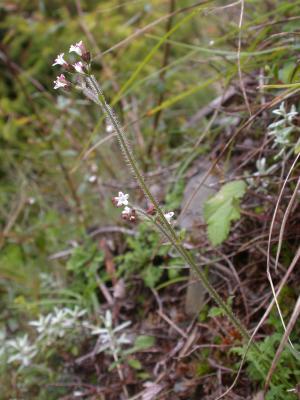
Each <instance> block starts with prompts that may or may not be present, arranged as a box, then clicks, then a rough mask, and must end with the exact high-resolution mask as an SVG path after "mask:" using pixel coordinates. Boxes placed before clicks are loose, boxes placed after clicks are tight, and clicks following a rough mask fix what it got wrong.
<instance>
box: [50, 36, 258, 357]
mask: <svg viewBox="0 0 300 400" xmlns="http://www.w3.org/2000/svg"><path fill="white" fill-rule="evenodd" d="M70 52H74V53H76V54H77V55H78V56H79V57H80V60H79V62H80V67H79V66H78V63H79V62H78V63H76V64H74V65H73V72H71V73H72V74H74V75H75V77H74V80H75V84H74V86H75V87H76V88H79V89H80V90H81V91H82V92H83V94H84V95H85V96H86V97H88V98H89V99H91V100H92V101H94V102H95V103H96V104H98V105H99V107H100V108H101V109H102V112H103V113H104V115H105V116H106V126H109V127H110V130H111V131H113V132H115V134H116V136H117V138H118V140H119V144H120V147H121V150H122V153H123V155H124V157H125V159H126V161H127V163H128V164H129V165H130V167H131V169H132V173H133V175H134V177H135V179H136V181H137V183H138V184H139V186H140V187H141V189H142V190H143V192H144V194H145V196H146V197H147V198H148V200H149V203H150V204H151V206H150V207H149V209H148V210H146V211H144V210H143V209H141V208H139V207H135V206H133V205H132V204H130V203H129V201H128V198H129V196H128V195H127V194H124V193H123V192H119V194H118V196H116V197H115V198H114V199H113V202H114V204H115V205H116V206H117V207H122V206H125V208H124V209H123V211H122V213H121V215H122V217H123V218H124V219H126V220H127V221H129V222H135V221H136V219H137V215H139V216H141V217H142V218H144V219H147V220H149V221H150V222H152V223H153V225H154V226H155V227H156V228H157V229H158V230H159V231H160V232H161V233H162V234H163V235H164V236H165V238H166V239H167V240H168V241H169V242H170V243H171V244H172V245H173V246H174V247H175V249H176V250H177V252H178V253H179V255H180V256H181V257H182V258H183V260H184V261H185V262H186V263H187V264H188V265H189V266H190V268H192V269H193V270H194V272H195V274H196V275H197V276H198V278H199V279H200V281H201V282H202V284H203V286H204V287H205V288H206V290H207V292H208V293H209V295H210V296H211V298H212V299H213V300H214V301H215V302H216V303H217V305H218V306H219V307H220V308H221V309H222V311H223V313H224V315H226V316H227V317H228V319H229V320H230V321H231V323H232V324H233V325H234V326H235V328H236V329H238V331H239V332H240V333H241V335H242V336H243V337H244V338H245V339H246V340H247V341H249V343H250V336H249V333H248V332H247V330H246V328H245V327H244V325H243V324H242V323H241V322H240V320H239V319H238V318H237V317H236V316H235V315H234V313H233V311H232V310H231V307H230V306H229V304H228V303H227V302H226V301H224V300H223V299H222V298H221V297H220V295H219V294H218V293H217V291H216V290H215V289H214V287H213V286H212V285H211V283H210V281H209V279H208V278H207V276H206V274H205V272H204V271H203V270H202V269H200V268H199V267H198V266H197V264H196V262H195V259H194V257H193V255H192V254H191V253H190V252H189V251H188V250H187V249H186V248H185V247H184V246H183V244H182V243H181V239H180V238H179V236H178V235H177V233H176V230H175V228H174V225H173V224H172V223H171V222H172V218H173V217H174V212H173V211H170V212H164V211H163V209H162V207H161V206H160V205H159V203H158V202H157V200H156V199H155V197H154V196H153V195H152V193H151V191H150V189H149V187H148V185H147V184H146V182H145V180H144V177H143V175H142V172H141V171H140V169H139V167H138V164H137V162H136V160H135V157H134V154H133V152H132V150H131V147H130V145H129V142H128V140H127V137H126V134H125V132H124V130H123V128H122V126H121V124H120V122H119V120H118V118H117V116H116V114H115V113H114V111H113V110H112V108H111V107H110V105H109V104H108V103H107V102H106V99H105V96H104V93H103V91H102V89H101V86H100V85H99V83H98V81H97V80H96V78H95V76H94V75H93V74H92V73H91V65H90V53H89V51H87V49H86V47H85V45H84V44H83V42H82V41H80V42H78V43H76V44H75V45H71V47H70ZM58 79H59V82H60V81H61V82H62V83H65V81H64V79H62V78H61V76H60V77H58ZM72 85H73V84H72V83H71V82H68V86H72ZM56 86H57V84H56V85H55V88H57V87H56ZM61 87H63V88H64V87H65V86H64V85H62V86H61ZM255 348H256V350H257V351H258V348H257V347H256V346H255Z"/></svg>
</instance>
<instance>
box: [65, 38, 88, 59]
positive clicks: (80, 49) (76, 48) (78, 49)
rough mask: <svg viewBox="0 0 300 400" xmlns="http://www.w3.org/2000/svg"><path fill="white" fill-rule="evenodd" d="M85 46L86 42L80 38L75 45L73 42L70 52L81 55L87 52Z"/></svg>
mask: <svg viewBox="0 0 300 400" xmlns="http://www.w3.org/2000/svg"><path fill="white" fill-rule="evenodd" d="M85 51H86V50H85V47H84V44H83V42H82V40H80V42H78V43H76V44H75V45H74V44H72V45H71V47H70V50H69V53H72V52H74V53H76V54H78V55H79V56H80V57H81V56H82V55H83V54H84V53H85Z"/></svg>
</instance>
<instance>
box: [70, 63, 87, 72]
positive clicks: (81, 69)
mask: <svg viewBox="0 0 300 400" xmlns="http://www.w3.org/2000/svg"><path fill="white" fill-rule="evenodd" d="M73 67H74V68H75V71H76V72H78V73H79V74H84V73H85V72H84V64H83V62H82V61H78V62H77V63H75V64H73Z"/></svg>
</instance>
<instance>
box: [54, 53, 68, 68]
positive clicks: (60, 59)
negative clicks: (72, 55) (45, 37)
mask: <svg viewBox="0 0 300 400" xmlns="http://www.w3.org/2000/svg"><path fill="white" fill-rule="evenodd" d="M64 55H65V53H60V54H59V55H58V56H57V57H56V59H55V60H54V63H53V64H52V67H54V66H55V65H64V64H68V63H67V62H66V60H65V59H64Z"/></svg>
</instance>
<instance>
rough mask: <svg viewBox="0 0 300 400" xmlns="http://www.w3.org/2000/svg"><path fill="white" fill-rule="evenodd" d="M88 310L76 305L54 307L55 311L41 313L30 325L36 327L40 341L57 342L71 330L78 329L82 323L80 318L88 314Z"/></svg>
mask: <svg viewBox="0 0 300 400" xmlns="http://www.w3.org/2000/svg"><path fill="white" fill-rule="evenodd" d="M86 312H87V311H86V310H80V309H79V308H78V307H75V308H74V310H71V309H70V308H66V307H65V308H62V309H58V308H56V307H55V308H54V311H53V312H51V313H49V314H47V315H45V316H44V315H41V316H40V318H39V319H38V320H37V321H31V322H29V325H31V326H33V327H35V329H36V331H37V333H38V338H37V340H38V341H43V342H44V343H45V344H46V345H47V346H50V345H51V344H52V343H55V342H56V341H57V340H58V339H60V338H63V337H64V336H65V335H66V334H68V333H69V332H70V330H72V331H74V330H75V329H76V330H78V328H80V326H82V323H81V321H80V318H81V317H83V316H84V315H85V314H86Z"/></svg>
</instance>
